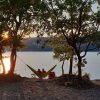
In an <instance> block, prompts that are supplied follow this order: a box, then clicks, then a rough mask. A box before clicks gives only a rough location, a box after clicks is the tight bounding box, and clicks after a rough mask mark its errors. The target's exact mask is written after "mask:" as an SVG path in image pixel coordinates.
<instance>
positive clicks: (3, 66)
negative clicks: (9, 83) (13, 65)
mask: <svg viewBox="0 0 100 100" xmlns="http://www.w3.org/2000/svg"><path fill="white" fill-rule="evenodd" d="M1 65H2V68H3V74H5V73H6V69H5V65H4V62H3V60H2V58H1Z"/></svg>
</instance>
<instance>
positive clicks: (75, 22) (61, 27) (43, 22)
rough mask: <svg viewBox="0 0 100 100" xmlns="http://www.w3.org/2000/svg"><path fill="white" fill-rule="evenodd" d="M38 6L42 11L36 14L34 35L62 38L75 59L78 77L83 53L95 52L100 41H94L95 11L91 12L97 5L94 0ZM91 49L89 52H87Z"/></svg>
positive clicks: (64, 0) (57, 0)
mask: <svg viewBox="0 0 100 100" xmlns="http://www.w3.org/2000/svg"><path fill="white" fill-rule="evenodd" d="M41 3H45V6H44V9H46V10H42V9H41V12H42V13H39V17H38V22H39V27H37V29H38V31H37V32H38V33H41V34H44V33H47V34H49V35H52V36H54V35H58V36H59V34H62V35H63V36H64V38H65V40H66V43H67V44H68V45H69V46H71V47H72V48H73V49H74V51H75V54H76V56H77V59H78V64H77V65H78V75H79V77H81V76H82V71H81V65H82V64H83V62H82V61H84V60H83V59H84V57H85V56H86V54H87V51H88V50H94V49H96V48H98V47H97V46H96V43H97V42H98V41H99V40H100V39H98V38H99V37H98V38H96V37H97V33H99V32H100V31H99V26H100V24H99V9H97V11H95V12H94V11H93V10H92V5H93V4H95V3H97V2H96V1H94V0H51V1H50V0H44V1H41ZM45 15H46V16H45ZM47 15H49V16H47ZM39 28H40V30H39ZM42 31H43V32H42ZM97 39H98V40H97ZM91 46H92V47H93V48H90V47H91ZM94 47H95V48H94ZM58 51H60V48H59V49H58Z"/></svg>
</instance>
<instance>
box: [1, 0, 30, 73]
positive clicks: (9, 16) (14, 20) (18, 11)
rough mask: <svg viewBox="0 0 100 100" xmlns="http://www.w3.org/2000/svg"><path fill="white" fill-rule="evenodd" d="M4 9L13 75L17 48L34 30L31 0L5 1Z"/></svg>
mask: <svg viewBox="0 0 100 100" xmlns="http://www.w3.org/2000/svg"><path fill="white" fill-rule="evenodd" d="M3 4H4V6H3V7H4V9H3V14H2V16H4V17H5V20H7V21H6V24H5V25H6V26H7V27H6V31H8V33H9V39H10V41H9V42H10V47H11V55H10V64H11V65H10V71H9V73H8V74H10V75H13V74H14V69H15V65H16V57H17V50H18V48H19V47H20V46H22V40H23V38H24V37H25V36H26V35H29V34H30V32H31V31H32V26H31V25H32V23H31V12H30V10H29V9H30V0H7V1H3Z"/></svg>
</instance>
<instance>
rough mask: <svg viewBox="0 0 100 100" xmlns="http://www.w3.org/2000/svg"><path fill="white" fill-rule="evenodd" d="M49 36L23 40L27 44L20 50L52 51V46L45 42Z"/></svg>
mask: <svg viewBox="0 0 100 100" xmlns="http://www.w3.org/2000/svg"><path fill="white" fill-rule="evenodd" d="M48 39H49V38H45V37H43V38H40V39H38V38H27V39H25V40H24V41H23V42H24V44H25V47H24V48H21V49H20V51H52V48H51V47H50V46H47V45H46V44H45V43H46V41H47V40H48Z"/></svg>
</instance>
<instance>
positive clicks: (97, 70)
mask: <svg viewBox="0 0 100 100" xmlns="http://www.w3.org/2000/svg"><path fill="white" fill-rule="evenodd" d="M9 54H10V53H9V52H7V53H6V55H7V56H9ZM17 55H18V57H17V63H16V68H15V73H17V74H20V75H21V76H23V77H32V76H31V74H32V72H31V71H30V70H29V69H28V67H27V66H26V65H25V64H28V65H30V66H31V67H34V68H35V69H38V68H40V69H42V68H44V69H45V70H49V69H50V68H51V67H52V66H54V65H55V64H57V67H56V68H55V69H54V71H55V72H56V75H57V76H59V75H61V64H62V62H60V63H59V61H58V60H57V59H54V58H53V52H18V53H17ZM86 58H87V62H88V63H87V64H86V66H85V67H84V68H83V73H89V74H90V78H91V79H100V55H98V56H97V52H88V53H87V56H86ZM64 70H65V73H68V70H69V61H66V62H65V65H64ZM73 70H74V73H76V71H77V67H74V68H73Z"/></svg>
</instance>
